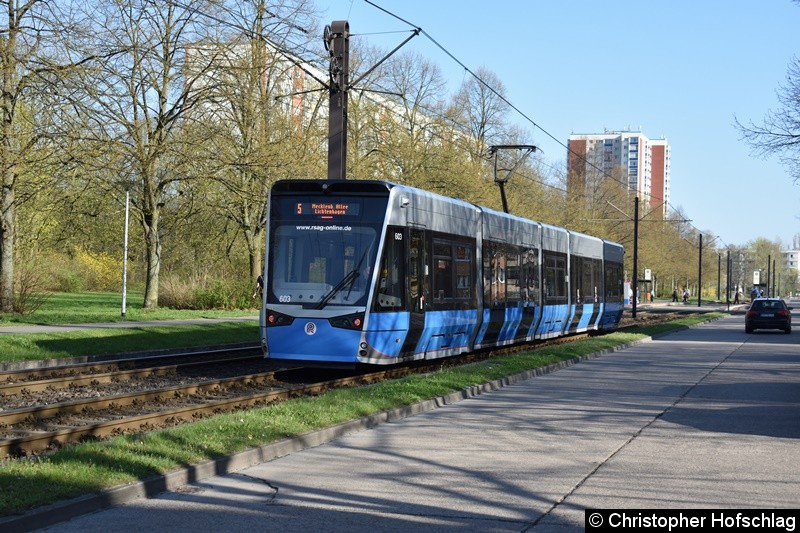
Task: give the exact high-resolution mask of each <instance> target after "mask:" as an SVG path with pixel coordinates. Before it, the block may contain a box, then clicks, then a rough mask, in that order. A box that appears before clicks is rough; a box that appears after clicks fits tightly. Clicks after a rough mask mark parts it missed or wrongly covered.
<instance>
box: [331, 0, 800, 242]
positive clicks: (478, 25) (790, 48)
mask: <svg viewBox="0 0 800 533" xmlns="http://www.w3.org/2000/svg"><path fill="white" fill-rule="evenodd" d="M374 3H376V4H377V5H379V6H381V7H383V8H384V9H386V10H387V11H390V12H392V13H394V14H396V15H397V16H399V17H402V18H403V19H405V20H406V21H408V22H410V23H411V24H413V25H415V26H419V27H421V28H422V29H423V30H424V31H425V32H426V33H427V34H429V35H430V36H431V37H432V38H433V39H435V40H436V42H438V43H439V45H441V47H443V48H445V49H446V50H447V51H448V52H449V53H450V54H452V55H453V56H454V57H455V58H456V59H458V60H459V61H460V62H461V63H463V64H464V65H465V66H466V67H467V68H469V69H470V70H471V71H473V72H475V71H476V70H477V69H478V68H479V67H486V68H488V69H489V70H491V71H493V72H494V73H495V74H496V75H497V76H498V78H499V79H500V80H501V81H502V82H503V84H504V85H505V89H506V94H507V97H508V100H509V101H510V102H511V103H512V104H513V105H514V106H515V107H517V108H518V109H520V110H521V111H522V112H523V113H524V114H525V115H526V116H527V117H529V118H530V119H531V120H533V121H534V122H535V123H536V124H537V125H538V126H539V127H540V128H541V129H537V128H534V127H533V126H532V125H531V124H530V123H529V122H527V121H526V120H525V119H524V118H523V117H521V116H519V115H517V114H512V115H511V117H510V118H511V120H514V121H518V122H519V123H520V125H521V126H523V127H525V128H526V129H528V130H529V131H530V132H531V138H530V139H529V140H526V142H529V143H531V144H535V145H537V146H538V147H539V148H541V149H542V151H543V152H542V155H541V157H542V158H543V159H544V160H545V162H547V163H553V164H562V163H563V162H564V161H565V160H566V149H565V148H564V147H562V146H561V145H559V144H558V143H556V142H555V141H554V140H552V139H551V138H550V137H549V136H548V134H549V135H552V137H554V138H556V139H558V140H559V141H560V142H562V143H563V144H566V143H567V139H568V138H569V135H570V134H571V133H598V132H602V131H604V130H606V129H608V130H625V129H631V130H641V131H642V133H644V134H645V135H646V136H648V137H650V138H651V139H655V138H661V137H666V139H667V141H668V142H669V144H670V146H671V149H672V160H671V162H672V192H671V194H672V198H671V201H670V204H671V206H673V207H680V208H682V209H683V210H684V212H685V213H686V215H687V216H688V218H690V219H691V220H692V224H693V225H694V226H695V227H696V228H698V229H701V230H703V231H708V232H711V233H713V234H714V235H718V236H719V240H720V242H721V243H722V244H728V245H741V244H745V243H746V242H748V241H751V240H753V239H756V238H759V237H765V238H767V239H770V240H776V239H780V240H781V241H782V242H784V243H785V244H791V240H792V237H793V236H794V235H795V234H797V233H800V201H799V200H800V185H796V184H794V182H793V180H792V178H791V176H790V175H789V172H788V170H786V169H784V168H783V167H782V166H781V164H780V162H779V161H778V160H777V158H770V159H767V160H764V159H760V158H756V157H754V156H752V155H751V151H750V148H749V146H747V145H746V144H745V143H744V142H742V141H741V140H740V139H739V137H740V135H739V132H738V130H737V129H736V128H735V127H734V120H735V118H738V119H739V120H740V121H742V122H745V123H746V122H749V121H754V122H756V123H759V122H761V121H762V119H763V117H764V115H765V114H766V113H767V112H768V111H769V110H770V109H773V110H775V109H779V104H778V100H777V96H776V91H777V89H778V87H779V86H780V85H782V84H784V83H785V80H786V72H787V67H788V65H789V63H790V62H791V61H792V58H793V57H795V56H800V41H798V40H797V39H796V37H795V36H796V32H797V28H798V27H800V4H798V3H795V2H792V1H791V0H765V1H763V2H752V0H750V1H745V0H727V1H723V0H706V1H703V0H700V1H698V0H693V1H689V0H673V1H671V2H597V1H589V0H575V1H572V2H562V1H557V0H549V1H541V0H495V1H493V2H487V1H485V0H483V1H479V0H424V1H423V0H374ZM316 5H317V6H318V7H320V8H321V9H322V10H323V15H322V21H323V22H324V23H325V22H327V23H329V22H330V21H333V20H347V21H349V24H350V31H351V32H352V33H353V34H363V35H364V38H365V39H367V40H368V42H369V43H370V44H373V45H375V46H380V47H384V48H386V49H391V48H394V46H396V45H397V44H399V43H400V42H401V41H402V40H403V39H405V37H406V36H407V35H408V32H405V33H387V32H393V31H398V32H401V31H404V30H406V29H409V26H407V25H406V24H404V23H403V22H401V21H399V20H397V19H395V18H393V17H391V16H390V15H387V14H386V13H384V12H382V11H381V10H379V9H376V8H375V7H373V6H372V5H370V4H368V3H366V2H365V1H364V0H316ZM404 50H409V51H410V50H413V51H415V52H416V53H419V54H421V55H422V56H423V57H425V58H427V59H428V60H429V61H431V62H433V63H435V64H437V65H438V66H439V67H440V68H441V69H442V70H443V72H444V73H445V75H446V77H447V79H448V80H450V84H451V87H450V89H451V90H452V91H454V90H455V89H456V88H457V87H458V86H459V85H460V84H461V82H462V81H463V80H464V75H465V72H464V69H463V68H462V67H460V66H459V65H458V64H457V63H456V62H455V61H454V60H453V59H451V58H450V57H448V55H447V54H446V53H445V52H443V51H442V50H441V49H439V48H438V47H436V45H435V44H433V43H432V42H431V41H430V40H429V39H428V38H426V37H425V36H419V37H416V38H415V39H413V40H412V41H411V43H409V44H408V45H406V46H405V47H404ZM542 130H545V131H546V132H547V134H545V133H543V132H542Z"/></svg>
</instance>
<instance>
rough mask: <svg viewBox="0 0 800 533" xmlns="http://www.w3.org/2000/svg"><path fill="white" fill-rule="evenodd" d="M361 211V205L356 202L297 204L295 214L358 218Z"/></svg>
mask: <svg viewBox="0 0 800 533" xmlns="http://www.w3.org/2000/svg"><path fill="white" fill-rule="evenodd" d="M360 211H361V204H360V203H356V202H297V204H296V205H295V214H296V215H300V216H304V215H308V216H318V217H322V218H335V217H344V216H358V215H359V213H360Z"/></svg>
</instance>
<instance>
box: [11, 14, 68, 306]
mask: <svg viewBox="0 0 800 533" xmlns="http://www.w3.org/2000/svg"><path fill="white" fill-rule="evenodd" d="M4 4H5V7H6V9H4V10H3V11H4V12H5V15H4V17H5V19H4V24H2V25H1V26H2V27H0V75H1V76H2V81H0V84H2V88H0V114H1V115H0V117H1V118H0V172H1V173H2V175H0V311H4V312H8V311H12V310H13V301H14V259H15V246H16V241H17V220H16V210H17V208H18V207H19V205H20V204H21V203H22V202H23V201H24V200H25V199H26V198H30V197H32V196H33V194H32V193H30V191H28V194H21V195H20V194H19V193H20V185H21V183H22V181H23V180H24V178H25V176H26V175H28V176H31V179H35V178H33V177H32V175H33V174H36V173H37V172H36V171H35V170H34V169H35V168H39V172H41V168H42V166H41V165H42V164H43V163H44V162H49V161H48V160H49V159H50V158H51V157H52V156H53V154H54V153H55V150H54V149H53V140H54V139H55V138H56V137H57V136H55V135H53V127H54V126H53V120H55V119H56V117H57V115H58V113H57V111H56V110H55V108H54V107H53V105H52V104H53V102H54V96H55V95H57V94H58V92H59V89H60V85H59V81H60V77H61V76H64V75H67V74H68V72H69V71H70V69H72V68H73V67H75V65H76V64H77V63H76V62H74V61H72V60H71V59H70V58H69V57H68V54H67V53H66V50H67V49H68V48H69V47H68V46H67V45H66V39H68V38H69V37H70V31H71V30H74V29H75V28H77V25H73V22H74V21H73V17H72V14H71V13H70V12H68V8H69V6H70V3H68V2H63V3H60V2H51V1H45V0H27V1H19V0H7V1H6V2H4Z"/></svg>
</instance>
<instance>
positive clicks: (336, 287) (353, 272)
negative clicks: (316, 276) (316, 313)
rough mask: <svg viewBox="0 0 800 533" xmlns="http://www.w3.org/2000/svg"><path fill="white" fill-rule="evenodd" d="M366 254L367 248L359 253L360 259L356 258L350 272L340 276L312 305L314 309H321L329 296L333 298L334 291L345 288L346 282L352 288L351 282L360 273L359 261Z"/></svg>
mask: <svg viewBox="0 0 800 533" xmlns="http://www.w3.org/2000/svg"><path fill="white" fill-rule="evenodd" d="M366 256H367V250H364V253H363V254H361V259H359V260H358V264H357V265H356V267H355V268H354V269H353V270H351V271H350V272H348V273H347V274H345V275H344V277H343V278H342V280H341V281H340V282H339V283H337V284H336V285H334V286H333V288H332V289H331V290H329V291H328V292H327V293H326V294H325V296H323V297H322V299H321V300H320V301H319V303H318V304H317V305H315V306H314V309H322V308H323V307H325V306H326V305H328V302H330V301H331V298H333V297H334V296H335V295H336V293H338V292H339V291H340V290H342V289H343V288H345V287H346V286H347V285H348V284H349V285H350V289H351V290H352V288H353V283H354V282H355V281H356V278H358V276H360V275H361V274H360V273H359V271H360V270H361V263H363V262H364V258H365V257H366ZM347 296H348V297H349V296H350V292H349V291H348V292H347Z"/></svg>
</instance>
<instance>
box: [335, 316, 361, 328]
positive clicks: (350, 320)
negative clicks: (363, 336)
mask: <svg viewBox="0 0 800 533" xmlns="http://www.w3.org/2000/svg"><path fill="white" fill-rule="evenodd" d="M328 320H329V322H330V323H331V326H333V327H335V328H344V329H355V330H361V328H362V327H363V326H364V313H354V314H352V315H344V316H337V317H334V318H329V319H328Z"/></svg>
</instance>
